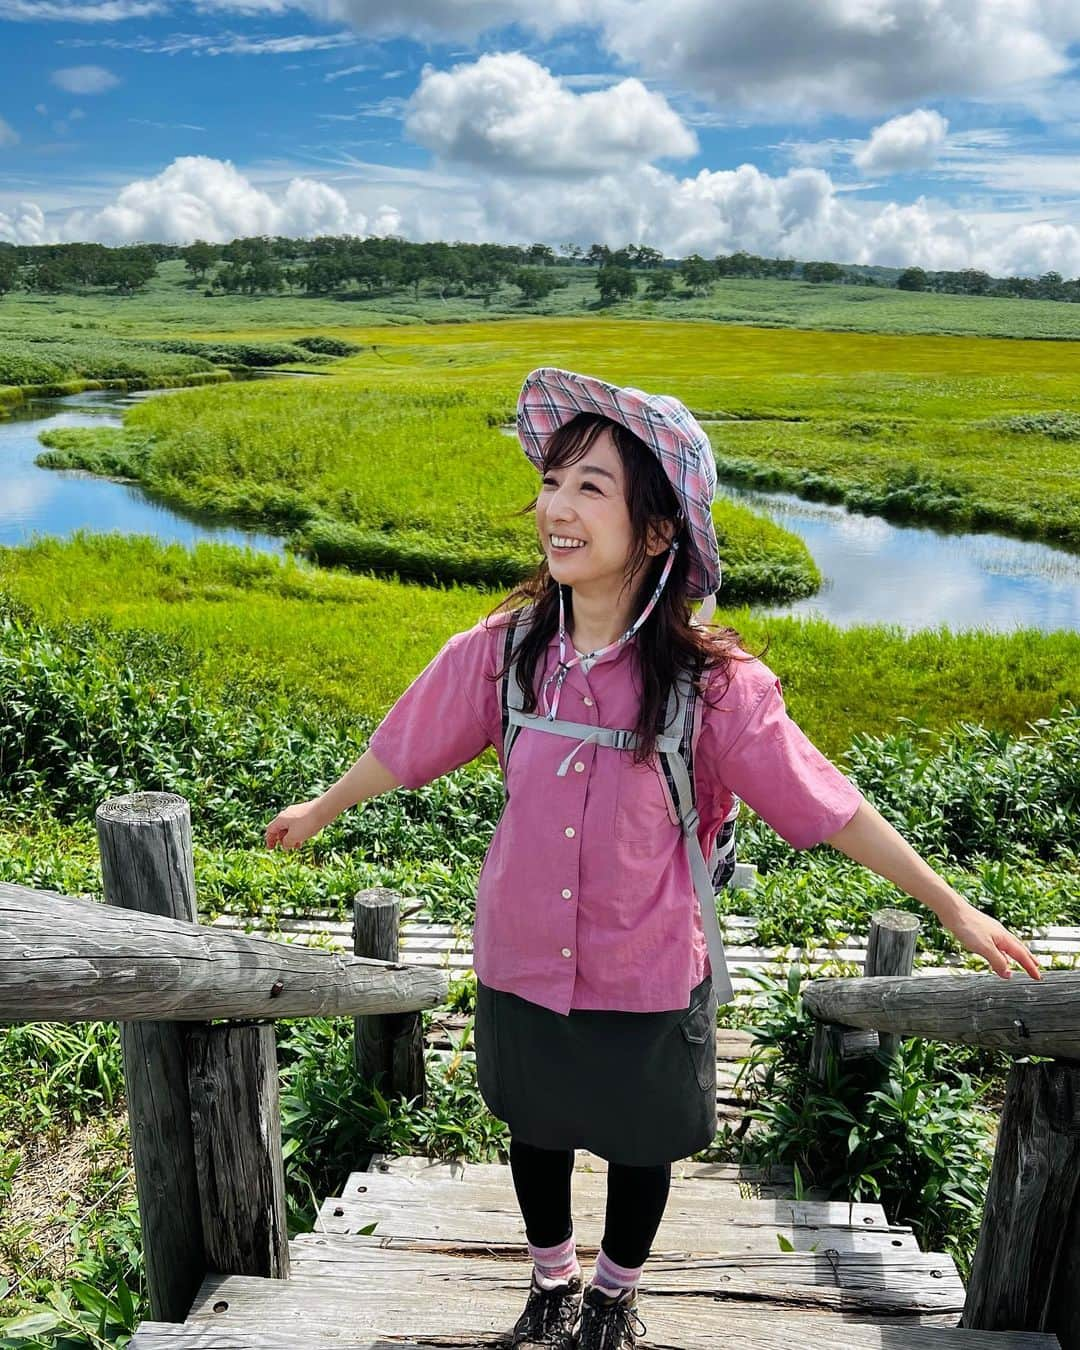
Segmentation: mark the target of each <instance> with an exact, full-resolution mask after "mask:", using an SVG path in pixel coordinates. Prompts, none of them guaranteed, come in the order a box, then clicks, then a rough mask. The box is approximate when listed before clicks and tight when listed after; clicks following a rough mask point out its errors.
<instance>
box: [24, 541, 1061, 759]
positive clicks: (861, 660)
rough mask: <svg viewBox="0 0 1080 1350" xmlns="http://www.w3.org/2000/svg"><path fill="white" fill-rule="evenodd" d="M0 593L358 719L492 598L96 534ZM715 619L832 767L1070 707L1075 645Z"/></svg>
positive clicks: (210, 676)
mask: <svg viewBox="0 0 1080 1350" xmlns="http://www.w3.org/2000/svg"><path fill="white" fill-rule="evenodd" d="M0 592H4V593H6V594H8V595H10V596H11V597H13V598H14V599H16V600H18V601H21V602H22V603H24V604H26V605H28V606H30V608H31V609H32V610H33V611H34V612H35V613H36V614H39V615H40V616H41V617H42V618H44V619H45V620H47V621H49V622H59V621H61V620H65V619H70V620H104V621H107V622H108V623H110V624H112V625H115V626H119V627H122V628H142V629H147V630H149V631H151V632H155V633H162V634H165V635H168V636H170V637H174V638H177V639H180V640H181V641H182V642H183V643H184V644H185V646H187V647H188V648H189V649H190V650H191V652H192V653H193V654H194V656H195V658H196V659H197V661H198V664H199V668H200V680H201V681H203V682H207V683H209V684H210V685H212V686H215V687H219V688H225V687H226V686H228V685H230V684H232V683H234V682H235V681H236V679H238V678H243V677H245V676H246V675H248V674H250V673H254V674H256V675H258V676H259V678H260V679H264V680H266V681H269V682H271V683H276V684H277V685H278V686H279V688H280V689H281V690H282V691H284V692H285V693H286V694H288V695H289V696H290V697H292V698H294V699H295V700H296V701H297V702H298V703H300V702H303V703H309V702H311V701H312V700H314V701H316V702H318V703H325V705H326V706H328V707H331V706H332V707H335V708H340V709H342V710H344V711H346V712H352V713H355V714H357V715H359V716H362V717H372V718H378V717H381V716H382V714H383V713H384V712H385V711H386V710H387V709H388V708H389V707H390V705H391V704H392V703H393V701H394V700H395V699H396V698H397V697H398V695H399V694H400V693H401V691H402V689H404V687H405V686H406V685H407V684H408V682H409V681H410V680H411V679H412V678H413V676H414V675H416V674H417V673H418V672H419V671H420V670H422V669H423V667H424V666H425V665H426V664H427V662H428V661H429V660H430V659H431V657H432V656H434V654H435V653H436V652H437V651H438V650H439V648H440V647H441V646H442V645H443V643H444V642H445V641H446V640H447V638H449V637H450V636H451V635H452V634H453V633H455V632H459V631H461V630H462V629H464V628H468V627H470V626H471V625H472V624H474V623H476V622H477V620H479V619H480V618H482V617H483V616H484V615H485V614H487V613H489V612H490V611H491V610H492V609H494V607H495V605H496V604H497V603H498V601H499V600H500V599H501V598H502V594H503V592H500V591H488V590H478V589H476V588H473V587H467V586H450V587H447V588H445V589H442V588H437V587H431V586H416V585H407V584H401V583H398V582H394V581H389V580H384V579H381V578H375V577H359V576H351V575H349V574H347V573H343V572H332V571H325V570H322V569H316V568H310V567H303V566H298V565H297V564H295V563H293V562H290V561H279V560H277V559H275V558H273V557H270V556H268V555H264V554H253V553H244V552H242V551H240V550H238V549H233V548H229V547H227V546H223V545H217V544H200V545H199V546H198V547H196V548H195V549H193V550H188V549H185V548H183V547H181V546H180V545H175V544H174V545H162V544H158V543H155V542H154V541H152V540H149V539H145V538H129V537H124V536H101V535H88V536H83V537H81V538H76V539H74V540H71V541H59V540H42V541H41V542H39V543H36V544H34V545H32V546H31V547H28V548H23V549H0ZM717 620H718V621H721V622H727V623H730V624H731V625H732V626H733V627H735V628H736V629H737V630H738V631H739V632H740V633H741V634H742V635H743V638H744V641H745V643H746V645H747V647H748V649H749V650H751V651H754V652H760V651H761V650H762V649H763V648H765V646H766V643H768V644H769V646H768V651H767V652H766V654H765V657H764V659H765V661H766V662H767V663H769V664H771V665H772V666H773V668H774V669H775V670H776V671H777V673H778V674H780V675H781V677H782V679H783V683H784V692H785V697H786V699H787V702H788V706H789V709H790V711H791V713H792V715H793V716H794V717H795V718H796V720H797V721H798V722H799V723H800V725H802V726H803V728H804V729H805V730H806V732H807V734H808V735H809V736H810V737H811V739H813V740H815V741H816V742H817V743H818V744H820V745H821V747H822V749H824V750H825V751H826V753H828V754H833V755H839V754H841V753H842V751H844V750H845V749H846V748H847V747H848V745H849V744H850V743H851V738H852V736H853V734H854V733H856V732H868V733H873V734H887V733H889V732H892V731H895V730H896V729H897V721H896V719H897V718H900V717H907V718H911V719H913V720H914V721H916V722H917V723H919V724H920V725H922V726H926V727H931V728H944V727H947V726H949V725H950V724H951V723H952V722H955V721H958V720H960V719H970V720H972V721H977V722H985V723H986V724H987V725H988V726H992V727H996V728H999V729H1001V730H1008V731H1012V732H1017V733H1019V732H1022V731H1023V730H1024V728H1025V726H1026V724H1027V723H1028V722H1029V721H1032V720H1034V719H1035V718H1037V717H1042V716H1045V715H1046V714H1048V713H1050V712H1051V711H1053V710H1054V709H1055V708H1057V707H1059V706H1061V704H1062V703H1064V702H1066V701H1074V702H1077V703H1080V633H1069V632H1060V633H1049V634H1043V633H1039V632H1036V631H1034V630H1028V631H1020V632H1017V633H1013V634H1008V635H1005V634H990V635H988V634H985V633H976V632H973V633H963V634H957V635H953V634H950V633H948V632H947V631H941V632H934V631H927V632H922V633H915V634H911V635H905V634H903V633H902V632H900V631H899V630H896V629H889V628H887V627H882V628H877V627H874V628H851V629H838V628H835V627H833V626H832V625H831V624H828V623H825V622H822V621H802V620H797V619H787V618H778V617H772V618H768V619H766V618H762V617H759V616H755V615H754V614H753V613H752V612H751V611H749V610H747V609H737V610H723V611H721V612H720V613H718V615H717ZM492 763H494V759H493V758H492Z"/></svg>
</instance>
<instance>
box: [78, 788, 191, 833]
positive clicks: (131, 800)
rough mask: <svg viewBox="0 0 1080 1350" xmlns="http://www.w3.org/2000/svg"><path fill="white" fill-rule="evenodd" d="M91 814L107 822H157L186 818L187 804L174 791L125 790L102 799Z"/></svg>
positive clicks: (146, 823) (153, 823)
mask: <svg viewBox="0 0 1080 1350" xmlns="http://www.w3.org/2000/svg"><path fill="white" fill-rule="evenodd" d="M94 815H95V819H97V820H104V821H106V822H108V823H109V824H113V823H115V824H120V825H159V824H163V823H165V822H167V821H173V820H186V819H188V803H187V799H186V798H184V797H180V796H177V794H176V793H175V792H129V793H128V794H127V795H126V796H124V797H110V798H108V800H107V801H103V802H102V803H101V805H100V806H99V807H98V809H97V811H96V812H95V813H94Z"/></svg>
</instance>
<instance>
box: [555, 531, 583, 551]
mask: <svg viewBox="0 0 1080 1350" xmlns="http://www.w3.org/2000/svg"><path fill="white" fill-rule="evenodd" d="M551 542H552V543H553V544H554V545H555V547H556V548H584V547H585V541H584V539H570V538H568V537H567V536H566V535H558V534H553V535H552V536H551Z"/></svg>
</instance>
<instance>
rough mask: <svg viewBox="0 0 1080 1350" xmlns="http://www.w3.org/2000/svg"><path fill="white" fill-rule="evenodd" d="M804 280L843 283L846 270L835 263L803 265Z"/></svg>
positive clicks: (809, 263)
mask: <svg viewBox="0 0 1080 1350" xmlns="http://www.w3.org/2000/svg"><path fill="white" fill-rule="evenodd" d="M802 274H803V280H804V281H813V282H815V283H817V282H822V281H825V282H828V281H841V280H843V276H844V269H843V268H842V267H841V266H840V264H839V263H834V262H808V263H803V269H802Z"/></svg>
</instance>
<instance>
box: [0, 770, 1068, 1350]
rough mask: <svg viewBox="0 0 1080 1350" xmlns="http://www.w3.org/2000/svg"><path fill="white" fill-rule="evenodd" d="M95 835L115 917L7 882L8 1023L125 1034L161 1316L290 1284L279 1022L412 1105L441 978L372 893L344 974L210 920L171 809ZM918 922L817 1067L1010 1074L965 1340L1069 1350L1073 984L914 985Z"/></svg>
mask: <svg viewBox="0 0 1080 1350" xmlns="http://www.w3.org/2000/svg"><path fill="white" fill-rule="evenodd" d="M97 826H98V842H99V847H100V851H101V861H102V873H103V882H104V891H105V899H106V901H107V904H106V905H100V904H96V903H94V902H92V901H88V900H85V899H74V898H71V897H67V896H61V895H55V894H52V893H50V892H44V891H36V890H29V889H27V888H24V887H20V886H9V885H2V884H0V1022H28V1021H49V1022H79V1021H88V1020H93V1021H98V1020H103V1021H116V1022H119V1023H120V1029H121V1044H122V1049H123V1059H124V1078H125V1085H126V1094H127V1103H128V1114H129V1119H130V1123H131V1140H132V1151H133V1154H134V1160H135V1176H136V1186H137V1189H138V1197H139V1212H140V1220H141V1226H142V1239H143V1250H144V1261H145V1268H146V1278H147V1286H148V1292H149V1296H150V1305H151V1314H152V1317H153V1318H154V1320H155V1321H160V1322H169V1321H172V1322H180V1321H183V1320H184V1319H185V1318H186V1317H187V1315H188V1311H189V1309H190V1307H191V1303H192V1300H193V1299H194V1297H195V1294H196V1292H197V1290H198V1288H199V1285H200V1284H201V1282H202V1280H203V1277H204V1276H205V1274H206V1273H207V1272H208V1271H210V1270H213V1271H217V1272H220V1273H222V1274H239V1275H262V1276H277V1277H284V1276H286V1275H287V1274H288V1262H289V1256H288V1243H287V1230H286V1223H285V1189H284V1167H283V1161H282V1152H281V1132H280V1117H279V1108H278V1079H277V1066H276V1054H275V1039H274V1031H273V1025H272V1023H273V1021H274V1020H275V1019H277V1018H281V1017H308V1016H327V1015H344V1016H352V1017H354V1018H355V1019H356V1031H355V1037H354V1043H355V1055H356V1063H357V1067H358V1071H359V1072H361V1073H362V1074H365V1075H374V1074H377V1073H381V1074H383V1075H385V1076H386V1078H387V1079H388V1082H389V1085H390V1090H392V1091H397V1092H408V1093H409V1094H410V1095H416V1094H417V1093H421V1094H422V1091H423V1060H422V1041H421V1029H420V1026H421V1024H420V1016H419V1014H420V1011H421V1010H422V1009H424V1008H430V1007H435V1006H437V1005H438V1004H440V1003H442V1002H444V1001H445V999H446V994H447V975H446V973H445V972H444V971H441V970H435V969H432V968H431V967H426V966H425V967H408V966H405V965H402V964H400V963H399V962H398V960H397V951H398V932H397V922H398V920H397V915H398V908H399V906H398V897H396V896H394V895H393V893H392V892H389V891H385V890H382V889H376V890H373V891H370V892H364V893H361V895H360V896H358V897H357V899H356V902H355V905H354V924H355V928H354V951H356V952H357V953H359V954H358V955H354V956H353V957H352V958H347V957H344V956H341V955H337V954H331V953H324V952H318V951H315V950H313V949H311V948H307V947H304V946H300V945H293V944H287V943H279V942H272V941H270V940H268V939H266V938H256V937H249V936H242V935H239V934H236V933H229V932H225V931H222V930H221V929H219V928H210V927H202V926H200V925H199V924H198V923H197V921H196V902H195V877H194V867H193V861H192V849H191V819H190V812H189V810H188V804H187V802H186V801H185V800H184V799H183V798H182V797H177V796H173V795H171V794H166V793H138V794H134V795H132V796H128V797H118V798H114V799H111V800H109V801H107V802H104V803H103V804H102V806H101V807H100V808H99V809H98V812H97ZM918 928H919V923H918V920H917V919H916V918H915V917H914V916H913V915H911V914H909V913H907V912H905V911H899V910H882V911H880V912H878V913H877V914H875V915H874V916H873V919H872V922H871V928H870V934H869V943H868V948H867V960H866V966H865V970H864V974H865V975H867V976H872V977H874V978H872V979H865V978H863V979H818V980H811V981H808V982H805V983H804V984H803V986H802V997H803V1000H804V1003H805V1005H806V1007H807V1009H808V1011H809V1012H810V1013H811V1015H812V1016H813V1017H814V1018H815V1019H817V1026H816V1028H815V1043H814V1049H813V1055H812V1059H811V1067H812V1071H813V1072H814V1073H815V1074H816V1075H817V1076H819V1077H824V1076H825V1074H826V1072H827V1068H828V1063H829V1060H830V1058H831V1057H835V1058H836V1059H838V1060H839V1061H840V1062H841V1063H842V1064H843V1066H844V1067H845V1068H849V1069H850V1068H851V1067H852V1065H853V1062H855V1061H861V1064H862V1069H863V1075H864V1081H865V1083H866V1085H867V1087H868V1088H869V1087H870V1086H872V1085H873V1084H874V1083H875V1082H880V1080H881V1078H882V1077H883V1076H884V1075H886V1074H887V1073H888V1069H889V1058H890V1056H891V1055H892V1054H894V1053H895V1050H896V1046H897V1044H898V1039H899V1038H900V1037H903V1036H927V1037H932V1038H934V1039H938V1040H944V1041H951V1042H962V1043H964V1044H969V1045H984V1046H988V1047H993V1048H997V1049H1006V1050H1009V1051H1012V1052H1013V1053H1014V1054H1016V1055H1017V1056H1020V1057H1021V1058H1018V1059H1017V1061H1016V1063H1014V1065H1013V1067H1012V1069H1011V1071H1010V1074H1009V1079H1008V1085H1007V1092H1006V1099H1005V1104H1004V1108H1003V1110H1002V1114H1001V1121H1000V1127H999V1132H998V1138H997V1145H996V1149H995V1155H994V1163H993V1168H992V1172H991V1178H990V1185H989V1189H988V1192H987V1197H986V1205H985V1209H984V1214H983V1221H982V1227H981V1230H980V1234H979V1242H978V1248H977V1251H976V1255H975V1260H974V1264H973V1268H972V1272H971V1278H970V1282H969V1286H968V1291H967V1300H966V1303H965V1307H964V1313H963V1319H962V1322H961V1325H962V1326H964V1327H967V1328H972V1329H981V1330H1029V1331H1044V1332H1045V1331H1051V1332H1054V1333H1055V1334H1056V1335H1057V1336H1058V1339H1059V1340H1060V1342H1061V1345H1062V1347H1063V1350H1080V1062H1078V1061H1080V972H1074V971H1048V972H1044V974H1043V978H1042V980H1041V981H1033V980H1031V979H1030V978H1029V977H1028V976H1027V975H1026V974H1023V973H1019V972H1018V973H1017V974H1015V975H1014V976H1013V978H1012V979H1011V980H1009V981H1005V980H1002V979H1001V978H1000V977H999V976H997V975H993V974H986V975H937V974H932V975H931V974H927V975H920V976H913V975H912V974H911V970H912V965H913V959H914V952H915V942H916V938H917V933H918ZM373 958H376V959H373ZM215 1018H220V1019H228V1020H224V1021H218V1022H212V1021H211V1019H215ZM1029 1055H1038V1056H1046V1057H1047V1060H1045V1061H1044V1062H1039V1063H1031V1062H1030V1061H1029V1060H1028V1059H1027V1058H1026V1056H1029Z"/></svg>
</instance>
